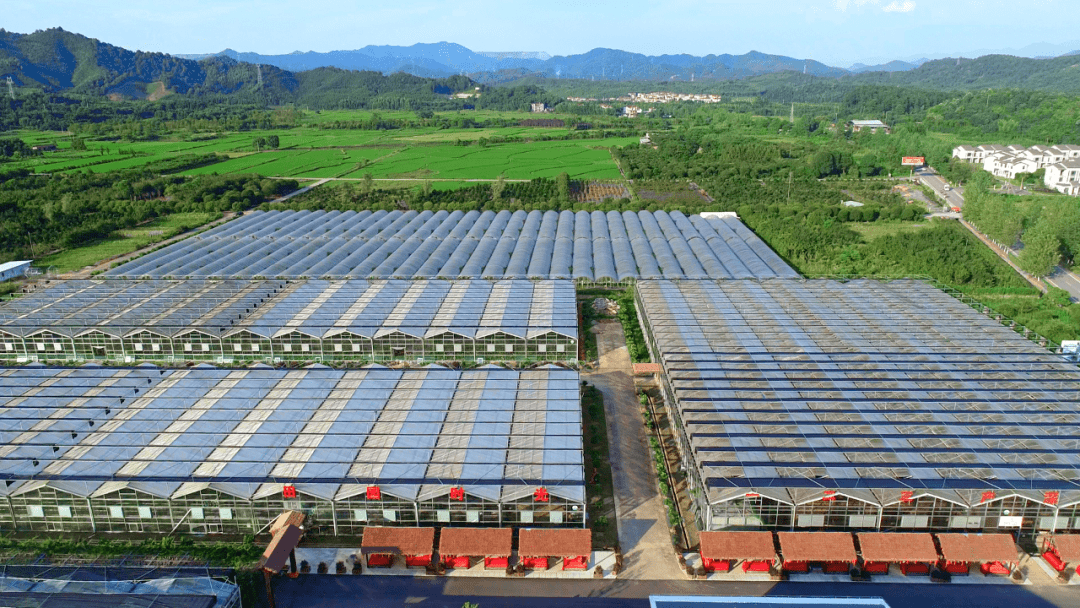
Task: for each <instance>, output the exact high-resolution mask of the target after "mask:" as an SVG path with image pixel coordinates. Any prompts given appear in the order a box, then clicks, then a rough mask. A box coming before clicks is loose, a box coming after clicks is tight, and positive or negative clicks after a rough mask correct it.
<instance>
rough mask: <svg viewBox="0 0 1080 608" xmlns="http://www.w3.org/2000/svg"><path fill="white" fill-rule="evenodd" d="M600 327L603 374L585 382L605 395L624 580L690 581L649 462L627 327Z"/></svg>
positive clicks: (600, 324) (615, 324) (599, 345)
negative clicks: (672, 538) (687, 579)
mask: <svg viewBox="0 0 1080 608" xmlns="http://www.w3.org/2000/svg"><path fill="white" fill-rule="evenodd" d="M596 327H597V329H598V332H597V336H596V343H597V350H598V351H599V354H600V369H599V370H598V371H596V372H593V373H590V374H586V375H585V376H584V379H585V380H586V381H587V382H588V383H589V384H592V385H593V386H595V387H596V388H598V389H600V392H601V393H603V395H604V414H605V416H606V417H607V427H608V442H609V444H610V449H611V474H612V482H613V483H614V486H615V513H616V519H617V520H618V524H619V547H620V549H621V550H622V553H623V566H624V569H623V571H622V573H621V574H620V575H619V577H620V578H624V579H649V580H667V579H681V578H684V577H685V574H684V573H683V572H682V570H681V569H680V568H679V564H678V561H676V557H675V549H674V547H673V546H672V544H671V535H670V531H669V528H668V525H667V511H666V509H665V507H664V503H663V501H662V500H661V498H660V489H659V487H658V484H657V480H656V474H655V473H654V472H653V469H652V462H651V460H652V459H651V458H649V444H648V441H647V439H646V436H645V425H644V422H643V420H642V418H641V414H640V413H639V406H638V402H637V398H636V394H635V393H634V379H633V369H632V367H631V365H630V353H629V352H628V351H627V349H626V338H625V336H624V335H623V329H622V325H621V324H620V323H618V322H608V323H598V324H597V325H596Z"/></svg>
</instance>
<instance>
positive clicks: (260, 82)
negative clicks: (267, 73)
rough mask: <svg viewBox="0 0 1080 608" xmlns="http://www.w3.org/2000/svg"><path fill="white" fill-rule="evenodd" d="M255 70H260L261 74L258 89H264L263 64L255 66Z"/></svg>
mask: <svg viewBox="0 0 1080 608" xmlns="http://www.w3.org/2000/svg"><path fill="white" fill-rule="evenodd" d="M255 69H256V70H258V72H259V85H258V87H256V88H258V89H262V65H261V64H255Z"/></svg>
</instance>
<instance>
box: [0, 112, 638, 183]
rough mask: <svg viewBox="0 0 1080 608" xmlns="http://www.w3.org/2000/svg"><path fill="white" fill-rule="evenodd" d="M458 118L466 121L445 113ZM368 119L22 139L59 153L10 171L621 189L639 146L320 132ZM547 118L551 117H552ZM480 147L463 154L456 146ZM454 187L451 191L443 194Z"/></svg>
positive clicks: (530, 132)
mask: <svg viewBox="0 0 1080 608" xmlns="http://www.w3.org/2000/svg"><path fill="white" fill-rule="evenodd" d="M445 114H446V115H447V116H456V115H458V114H459V113H445ZM379 115H380V116H384V117H387V118H398V117H402V118H415V117H414V115H413V114H412V113H410V112H379ZM460 115H462V116H469V117H472V118H474V119H484V118H494V117H498V118H504V119H507V120H508V121H515V120H523V119H527V118H535V116H534V115H531V114H527V113H521V112H481V113H473V112H462V113H460ZM370 116H371V113H370V112H357V111H327V112H321V113H319V114H315V113H311V112H309V113H307V114H305V117H304V119H303V126H300V127H298V128H294V129H288V130H276V131H246V132H241V133H219V134H216V135H215V134H206V133H196V134H190V133H189V134H184V135H179V136H177V137H174V138H169V139H162V140H156V141H132V142H129V141H107V140H92V139H90V140H86V146H87V150H85V151H81V152H76V151H74V150H71V141H70V135H69V134H67V133H61V132H49V133H45V132H35V131H19V132H16V133H14V134H15V135H17V136H18V137H20V138H22V139H23V140H24V141H27V142H34V143H47V142H51V143H56V144H57V146H58V147H59V149H58V150H57V151H56V152H51V153H46V154H44V155H42V156H39V157H34V158H30V159H26V160H23V161H20V162H14V163H8V164H5V168H26V169H30V170H32V171H35V172H37V173H63V172H66V171H84V170H85V171H91V172H94V173H102V172H108V171H116V170H121V169H131V168H138V167H141V166H143V165H146V164H148V163H152V162H156V161H161V160H167V159H169V158H172V157H175V156H177V155H181V154H209V153H216V154H219V155H223V156H227V157H229V159H228V160H225V161H222V162H219V163H215V164H213V165H207V166H204V167H199V168H197V169H192V170H190V171H187V172H186V173H185V174H186V175H208V174H213V173H217V174H227V173H258V174H260V175H265V176H273V177H301V178H323V177H353V178H357V177H362V176H363V175H364V174H367V173H370V174H371V175H372V176H373V177H379V178H404V179H408V178H415V179H433V180H439V181H445V180H456V179H494V178H496V177H498V176H499V175H500V174H502V175H505V176H506V177H507V178H509V179H533V178H536V177H555V176H557V175H558V174H560V173H562V172H564V171H565V172H566V173H568V174H569V175H570V176H571V177H572V178H575V179H618V178H619V177H620V175H619V172H618V168H617V167H616V166H615V163H614V161H613V160H612V159H611V155H610V153H609V152H608V148H610V147H613V146H623V145H626V144H627V143H630V142H636V141H637V140H636V138H632V137H629V138H607V139H585V140H576V139H575V140H568V141H564V140H555V141H535V139H534V138H537V137H543V136H561V135H563V134H565V133H566V130H565V129H561V128H542V127H519V126H511V127H505V128H483V129H437V128H409V129H389V130H383V131H366V130H358V129H319V128H317V126H316V125H318V124H320V123H325V122H332V121H335V120H341V121H347V120H364V119H366V118H370ZM545 118H549V116H545ZM270 135H277V136H278V137H279V139H280V145H279V148H278V149H276V150H264V151H261V152H260V151H256V150H255V148H254V145H253V141H254V140H255V139H257V138H259V137H264V138H265V137H268V136H270ZM497 137H499V138H515V139H521V140H523V141H516V142H512V143H501V144H491V145H488V146H485V147H481V146H479V145H477V144H476V143H475V142H477V141H478V140H480V139H481V138H487V139H491V138H497ZM463 141H467V142H472V145H468V146H460V145H456V144H457V142H463ZM445 187H452V186H449V185H447V186H445Z"/></svg>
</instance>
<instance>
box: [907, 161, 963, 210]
mask: <svg viewBox="0 0 1080 608" xmlns="http://www.w3.org/2000/svg"><path fill="white" fill-rule="evenodd" d="M915 175H916V176H918V178H919V181H921V182H922V183H924V184H926V185H927V186H930V188H931V189H932V190H933V191H934V192H937V193H938V194H942V195H944V196H945V199H946V200H948V201H949V206H950V207H961V208H963V206H964V189H963V188H952V189H951V190H949V191H948V192H946V191H945V185H946V183H947V182H946V181H945V179H944V178H942V177H941V176H940V175H938V174H937V173H935V172H934V170H933V169H931V168H929V167H920V168H919V169H916V170H915Z"/></svg>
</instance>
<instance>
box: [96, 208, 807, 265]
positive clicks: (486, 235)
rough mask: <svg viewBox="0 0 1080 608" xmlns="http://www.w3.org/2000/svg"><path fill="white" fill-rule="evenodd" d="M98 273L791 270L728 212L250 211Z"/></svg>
mask: <svg viewBox="0 0 1080 608" xmlns="http://www.w3.org/2000/svg"><path fill="white" fill-rule="evenodd" d="M106 276H108V277H129V278H136V277H178V278H179V277H191V278H199V277H221V278H258V277H276V278H300V277H316V278H400V279H415V278H464V279H479V278H490V279H504V278H505V279H548V278H552V279H575V280H583V281H627V280H636V279H646V278H702V279H704V278H714V279H721V278H752V277H757V278H764V277H777V276H779V277H797V276H798V274H797V273H796V272H795V271H794V270H793V269H792V268H791V267H790V266H788V265H787V264H786V263H784V261H783V260H781V259H780V257H779V256H778V255H776V253H774V252H773V251H772V250H771V249H769V247H768V246H767V245H766V244H765V243H764V242H762V240H761V239H759V238H758V237H757V236H756V235H754V234H753V233H752V232H751V231H750V230H749V229H748V228H747V227H746V226H744V225H743V224H742V223H741V222H739V220H738V219H737V218H734V217H710V218H709V219H705V218H702V217H701V216H700V215H693V216H689V217H687V216H685V215H683V214H682V213H680V212H678V211H674V212H671V213H670V214H669V213H667V212H664V211H657V212H655V213H650V212H647V211H641V212H638V213H634V212H632V211H626V212H623V213H619V212H617V211H611V212H607V213H604V212H602V211H593V212H591V213H590V212H587V211H579V212H577V213H574V212H572V211H563V212H561V213H559V212H556V211H547V212H541V211H532V212H528V213H526V212H525V211H516V212H514V213H511V212H509V211H500V212H498V213H496V212H493V211H485V212H482V213H481V212H479V211H470V212H467V213H466V212H462V211H454V212H447V211H438V212H431V211H421V212H417V211H391V212H387V211H376V212H374V213H373V212H370V211H360V212H355V211H346V212H339V211H329V212H326V211H256V212H252V213H247V214H245V215H244V216H242V217H241V218H239V219H236V220H233V221H231V222H228V223H225V224H222V225H221V226H218V227H217V228H214V229H212V230H209V231H207V232H205V233H203V234H200V235H197V236H194V237H192V238H189V239H186V240H184V241H181V242H179V243H176V244H173V245H170V246H168V247H165V248H163V249H160V250H158V251H155V252H152V253H150V254H148V255H145V256H143V257H141V258H139V259H137V260H134V261H132V262H129V263H127V264H124V265H122V266H120V267H118V268H115V269H113V270H110V271H109V272H107V273H106Z"/></svg>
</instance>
